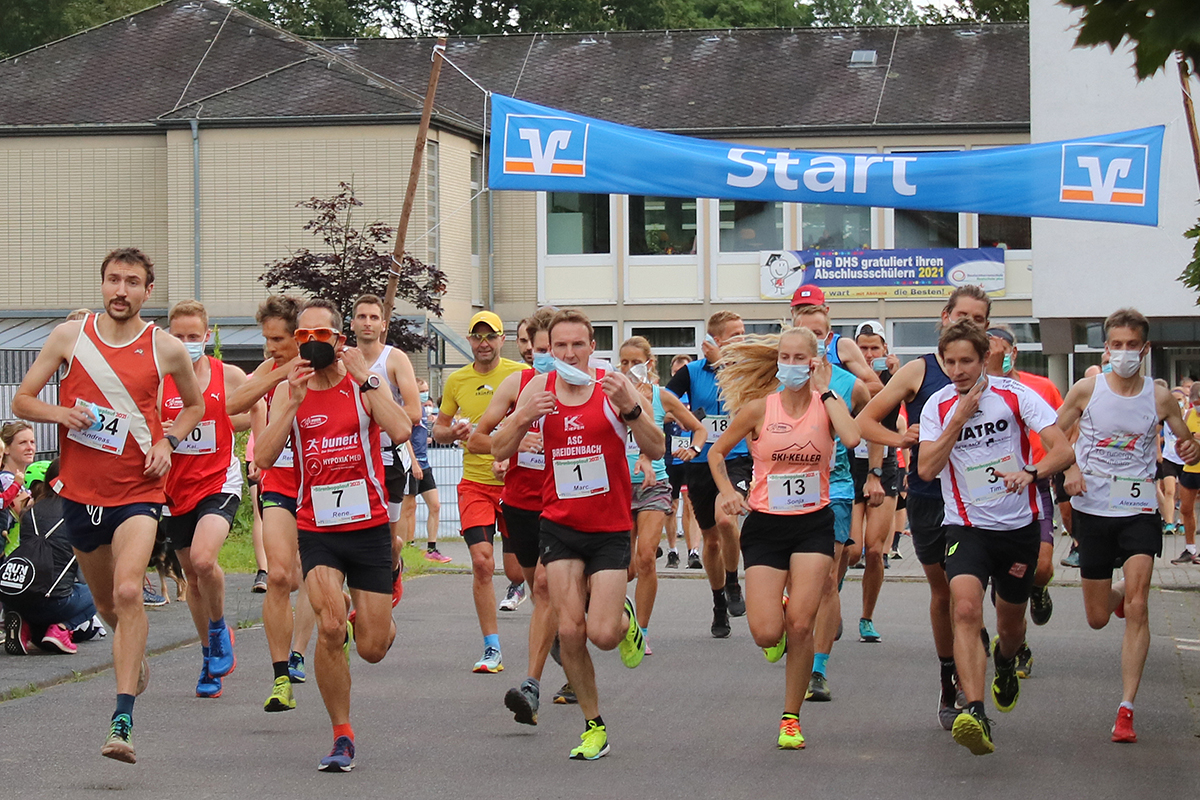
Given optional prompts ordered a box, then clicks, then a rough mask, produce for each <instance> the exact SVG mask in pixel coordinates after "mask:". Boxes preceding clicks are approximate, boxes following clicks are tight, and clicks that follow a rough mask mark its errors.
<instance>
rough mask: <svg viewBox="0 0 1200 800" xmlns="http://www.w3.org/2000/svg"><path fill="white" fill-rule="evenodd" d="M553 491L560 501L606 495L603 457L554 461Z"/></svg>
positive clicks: (606, 481)
mask: <svg viewBox="0 0 1200 800" xmlns="http://www.w3.org/2000/svg"><path fill="white" fill-rule="evenodd" d="M554 491H555V492H557V493H558V498H559V499H560V500H569V499H571V498H574V497H592V496H593V495H597V494H606V493H607V492H608V469H607V467H605V465H604V455H603V454H601V455H595V456H585V457H584V458H562V459H555V460H554Z"/></svg>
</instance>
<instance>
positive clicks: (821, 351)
mask: <svg viewBox="0 0 1200 800" xmlns="http://www.w3.org/2000/svg"><path fill="white" fill-rule="evenodd" d="M824 357H825V343H824V342H817V358H824Z"/></svg>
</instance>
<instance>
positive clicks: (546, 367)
mask: <svg viewBox="0 0 1200 800" xmlns="http://www.w3.org/2000/svg"><path fill="white" fill-rule="evenodd" d="M533 368H534V370H535V371H536V372H537V374H539V375H545V374H546V373H547V372H549V371H550V370H552V369H554V356H552V355H550V354H549V353H534V354H533Z"/></svg>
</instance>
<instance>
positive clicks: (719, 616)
mask: <svg viewBox="0 0 1200 800" xmlns="http://www.w3.org/2000/svg"><path fill="white" fill-rule="evenodd" d="M709 630H711V631H712V635H713V638H714V639H728V638H729V634H730V633H732V632H733V628H730V627H729V612H728V611H726V610H725V609H723V608H713V621H712V627H711V628H709Z"/></svg>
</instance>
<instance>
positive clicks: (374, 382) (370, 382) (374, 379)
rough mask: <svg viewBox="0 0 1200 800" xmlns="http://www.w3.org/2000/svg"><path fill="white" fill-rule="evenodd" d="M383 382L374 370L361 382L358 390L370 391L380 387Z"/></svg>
mask: <svg viewBox="0 0 1200 800" xmlns="http://www.w3.org/2000/svg"><path fill="white" fill-rule="evenodd" d="M382 384H383V381H381V380H380V379H379V376H378V375H376V374H375V373H374V372H372V373H371V374H370V375H368V376H367V379H366V380H365V381H363V382H362V383H361V384H359V387H358V390H359V391H360V392H369V391H371V390H372V389H378V388H379V387H380V386H381V385H382Z"/></svg>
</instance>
